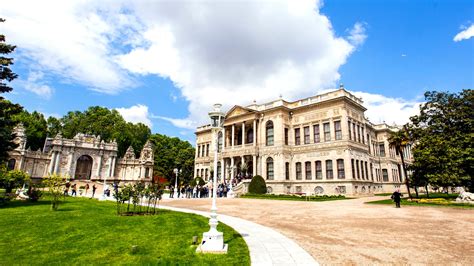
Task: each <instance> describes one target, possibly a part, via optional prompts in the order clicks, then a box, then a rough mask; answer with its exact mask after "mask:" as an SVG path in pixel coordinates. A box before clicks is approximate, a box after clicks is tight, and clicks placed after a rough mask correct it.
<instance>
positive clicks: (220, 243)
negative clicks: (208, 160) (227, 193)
mask: <svg viewBox="0 0 474 266" xmlns="http://www.w3.org/2000/svg"><path fill="white" fill-rule="evenodd" d="M221 106H222V105H221V104H214V110H213V111H212V112H209V117H210V118H211V128H212V131H213V134H215V138H214V140H215V146H214V177H213V189H212V207H211V215H210V216H211V218H210V219H209V225H210V227H211V228H210V230H209V231H208V232H205V233H204V234H203V237H202V242H201V245H199V247H198V248H197V250H196V251H197V252H202V253H227V244H225V245H224V234H223V233H222V232H219V231H217V224H218V223H219V221H218V220H217V206H216V197H217V149H218V148H219V143H218V142H219V132H220V131H221V130H222V126H223V125H224V113H223V112H221Z"/></svg>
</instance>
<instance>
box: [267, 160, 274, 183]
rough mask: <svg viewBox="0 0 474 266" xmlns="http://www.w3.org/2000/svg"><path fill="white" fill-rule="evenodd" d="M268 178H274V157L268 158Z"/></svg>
mask: <svg viewBox="0 0 474 266" xmlns="http://www.w3.org/2000/svg"><path fill="white" fill-rule="evenodd" d="M267 180H273V159H272V157H268V158H267Z"/></svg>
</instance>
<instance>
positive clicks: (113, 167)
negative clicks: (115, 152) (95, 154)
mask: <svg viewBox="0 0 474 266" xmlns="http://www.w3.org/2000/svg"><path fill="white" fill-rule="evenodd" d="M115 159H116V157H115V156H113V157H112V171H111V173H110V177H114V176H115Z"/></svg>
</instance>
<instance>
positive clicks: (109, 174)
mask: <svg viewBox="0 0 474 266" xmlns="http://www.w3.org/2000/svg"><path fill="white" fill-rule="evenodd" d="M111 175H112V156H109V169H107V176H108V177H110V176H111Z"/></svg>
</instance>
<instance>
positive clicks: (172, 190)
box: [170, 186, 174, 199]
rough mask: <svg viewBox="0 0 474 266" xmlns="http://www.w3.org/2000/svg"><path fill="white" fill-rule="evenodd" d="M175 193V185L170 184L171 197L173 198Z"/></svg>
mask: <svg viewBox="0 0 474 266" xmlns="http://www.w3.org/2000/svg"><path fill="white" fill-rule="evenodd" d="M173 194H174V187H173V186H170V199H172V198H173Z"/></svg>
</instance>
